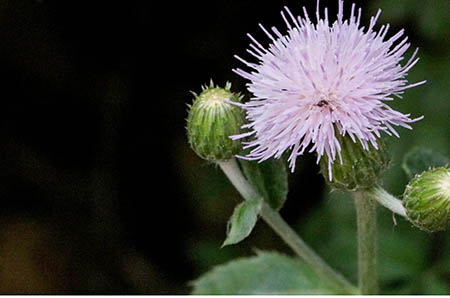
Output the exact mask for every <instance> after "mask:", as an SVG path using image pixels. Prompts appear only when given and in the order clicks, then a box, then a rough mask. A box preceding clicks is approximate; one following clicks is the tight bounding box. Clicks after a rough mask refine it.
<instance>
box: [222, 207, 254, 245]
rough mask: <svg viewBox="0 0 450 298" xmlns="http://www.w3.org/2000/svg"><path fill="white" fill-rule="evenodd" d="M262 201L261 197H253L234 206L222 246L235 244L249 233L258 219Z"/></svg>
mask: <svg viewBox="0 0 450 298" xmlns="http://www.w3.org/2000/svg"><path fill="white" fill-rule="evenodd" d="M262 202H263V201H262V200H261V199H253V200H249V201H245V202H242V203H240V204H239V205H237V206H236V208H235V209H234V212H233V215H232V216H231V218H230V221H229V229H228V232H227V239H225V242H224V243H223V245H222V247H224V246H226V245H230V244H236V243H238V242H240V241H242V240H244V239H245V238H247V236H248V235H250V233H251V231H252V230H253V228H254V226H255V224H256V221H257V220H258V214H259V211H260V210H261V204H262Z"/></svg>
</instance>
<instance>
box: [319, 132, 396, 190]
mask: <svg viewBox="0 0 450 298" xmlns="http://www.w3.org/2000/svg"><path fill="white" fill-rule="evenodd" d="M337 139H338V141H339V144H340V146H341V157H342V162H341V161H340V160H339V158H338V159H337V160H335V161H334V162H333V163H332V165H331V173H332V177H331V178H332V179H331V180H330V177H329V175H330V169H329V164H328V158H327V156H326V155H324V157H322V159H321V161H320V172H321V173H322V175H323V176H324V177H325V180H326V181H327V182H328V183H329V185H330V186H331V187H332V188H335V189H339V190H345V191H357V190H362V189H369V188H371V187H372V186H374V185H375V184H377V182H378V181H379V178H380V176H381V173H382V172H383V171H384V170H386V169H387V168H388V167H389V162H390V158H389V155H388V152H387V149H386V144H385V143H384V141H383V140H382V139H378V142H377V144H378V149H375V148H369V150H366V149H364V148H363V147H362V145H361V144H360V143H356V142H354V141H353V140H352V139H351V138H350V136H348V135H346V136H341V135H339V134H338V136H337Z"/></svg>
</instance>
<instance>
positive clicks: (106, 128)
mask: <svg viewBox="0 0 450 298" xmlns="http://www.w3.org/2000/svg"><path fill="white" fill-rule="evenodd" d="M355 3H356V4H357V5H358V6H362V8H363V14H364V18H363V23H367V22H368V21H369V17H370V16H371V15H374V14H375V13H376V10H377V8H378V7H380V8H382V10H383V14H382V17H381V20H380V23H386V22H389V23H391V25H392V28H393V29H392V31H391V35H392V34H394V33H395V32H396V31H398V30H400V29H401V28H405V29H406V34H407V35H408V36H409V37H410V40H411V42H412V43H413V46H414V47H415V46H418V47H420V48H421V49H420V51H419V56H420V57H421V59H422V60H421V62H420V63H419V64H418V65H417V66H416V67H415V69H413V70H412V71H411V72H410V76H409V79H410V81H411V82H416V81H419V80H423V79H427V80H428V83H427V84H426V85H425V86H422V87H419V88H415V89H413V90H408V91H407V92H406V94H405V96H404V99H403V100H396V101H395V102H393V103H392V106H393V107H395V108H398V109H400V110H401V111H402V112H405V113H409V112H410V113H411V114H412V115H413V116H414V117H416V116H420V115H422V114H423V115H425V119H424V120H422V121H420V122H419V123H416V124H415V125H414V128H415V129H414V131H407V130H404V129H402V130H401V131H400V134H401V136H402V137H401V139H394V138H391V139H389V142H390V143H391V147H390V150H391V152H392V154H393V157H394V164H393V167H392V168H391V170H389V172H388V173H387V176H386V179H385V180H386V181H385V185H386V188H387V189H388V190H389V191H391V192H392V193H394V194H396V195H400V194H401V193H402V191H403V188H404V185H405V183H406V182H407V178H406V175H405V174H404V173H403V172H402V170H401V167H400V163H401V158H402V156H403V154H404V153H405V152H406V151H407V150H408V149H410V148H411V147H414V146H416V145H426V146H428V147H430V148H431V149H434V150H437V151H438V152H440V153H442V154H446V155H450V90H449V87H448V86H449V84H448V77H449V76H450V38H449V36H450V34H449V33H450V24H449V20H450V18H449V17H450V2H449V1H446V0H431V1H427V5H426V6H424V5H423V3H422V1H420V0H410V1H407V2H406V1H400V0H390V1H388V0H372V1H355ZM321 4H322V6H325V5H326V6H327V7H328V8H329V11H330V16H331V15H334V14H335V13H336V9H337V1H334V0H333V1H321ZM284 5H287V6H288V7H289V8H290V9H291V11H293V12H294V13H296V14H297V13H299V12H300V9H301V6H303V5H304V6H306V7H307V8H308V11H309V12H310V14H314V9H315V1H298V0H286V1H272V2H267V3H264V4H263V3H262V2H260V1H259V2H257V1H249V0H239V1H238V0H218V1H182V2H173V1H160V3H153V2H150V1H137V0H136V1H80V0H77V1H73V0H65V1H50V0H37V1H32V0H28V1H25V0H23V1H22V0H0V76H1V80H0V99H1V102H2V105H1V107H0V142H1V145H0V167H1V171H0V293H3V294H5V293H7V294H15V293H33V294H54V293H59V294H186V293H189V291H190V287H189V282H190V281H192V280H194V279H195V278H197V277H198V276H199V275H201V274H202V273H204V272H206V271H207V270H209V269H211V268H212V267H213V266H214V265H217V264H221V263H223V262H226V261H228V260H230V259H233V258H236V257H240V256H248V255H252V254H253V251H254V249H277V250H281V251H283V252H285V253H288V254H290V251H289V250H288V249H287V248H286V247H285V246H284V245H283V244H282V243H280V240H279V239H278V238H277V237H276V235H274V234H273V232H272V231H271V230H270V229H269V228H268V227H267V226H265V224H264V223H263V222H259V223H258V225H257V227H256V229H255V231H254V232H253V233H252V235H251V236H250V237H249V238H248V239H247V240H245V241H244V242H243V243H241V244H239V245H237V246H232V247H226V248H222V249H220V246H221V244H222V242H223V240H224V237H225V231H226V222H227V220H228V217H229V216H230V215H231V213H232V211H233V208H234V206H235V205H236V204H237V203H238V202H240V198H239V195H238V194H237V192H236V191H235V190H234V189H233V188H232V187H231V186H230V184H229V183H228V181H227V180H226V178H225V177H224V175H223V174H222V173H221V172H220V170H219V169H217V168H215V167H214V166H213V165H211V164H208V163H207V162H204V161H202V160H200V159H199V158H198V157H197V156H196V155H195V154H194V153H193V152H192V151H191V150H190V148H189V146H188V144H187V140H186V137H185V118H186V116H187V113H186V109H187V106H186V104H187V103H191V102H192V99H193V98H192V95H191V94H190V93H189V91H194V92H199V91H200V90H201V85H202V84H205V83H208V82H209V80H210V79H213V80H214V82H215V83H216V84H219V85H221V86H224V84H225V82H226V81H230V82H232V84H233V87H232V90H234V91H236V92H243V93H244V94H246V93H245V81H244V80H243V79H241V78H240V77H238V76H237V75H235V74H234V73H233V72H232V71H231V70H232V68H235V67H237V66H240V63H239V62H238V61H237V60H236V59H234V58H233V55H234V54H238V55H241V56H244V57H245V56H246V55H247V54H246V52H245V49H246V48H247V45H248V38H247V37H246V33H247V32H251V33H252V35H254V36H255V37H256V38H257V39H259V40H261V41H262V42H263V43H264V44H267V42H268V41H267V39H266V38H265V36H264V34H263V33H262V32H261V30H260V29H259V28H258V26H257V24H258V23H260V22H261V23H263V24H264V25H265V26H266V27H270V26H273V25H275V26H277V28H279V29H280V30H281V29H284V27H285V26H284V23H283V21H282V18H281V16H280V14H279V11H281V10H282V9H283V6H284ZM349 7H350V1H346V13H347V15H348V13H349ZM411 53H412V50H410V51H409V52H408V55H410V54H411ZM246 96H247V98H248V96H249V95H248V94H246ZM289 180H290V192H289V199H288V201H287V203H286V205H285V206H284V208H283V209H282V211H281V213H282V215H283V217H285V218H286V220H287V221H288V222H289V223H290V224H292V225H293V226H294V227H295V228H296V229H297V230H298V231H299V232H300V233H301V234H302V235H303V236H304V238H305V239H306V240H307V241H308V242H309V243H311V245H312V246H313V247H314V248H315V249H317V250H318V251H319V253H320V254H321V255H322V256H324V258H325V259H327V260H328V261H329V262H330V263H331V264H332V265H333V266H335V267H337V268H338V269H340V270H341V271H343V272H344V273H345V274H346V275H348V276H349V277H350V278H351V279H352V280H355V270H356V267H355V256H356V249H355V239H354V230H355V227H354V214H353V206H352V203H351V200H349V199H348V198H347V197H346V196H345V195H343V194H338V193H331V194H330V191H329V189H328V188H327V187H326V186H325V184H324V180H323V178H322V177H321V176H320V175H319V174H318V167H317V166H316V165H315V158H314V156H308V155H306V156H305V157H303V158H301V159H300V160H299V162H298V165H297V168H296V172H295V173H294V174H291V175H290V178H289ZM397 222H398V223H397V225H395V224H394V221H393V220H392V214H390V213H389V212H387V211H385V210H381V208H380V224H379V225H380V229H381V232H380V255H381V256H380V259H381V269H380V273H381V274H383V278H382V282H383V286H384V288H385V289H386V291H387V292H391V293H410V294H415V293H424V292H427V291H428V293H433V294H434V293H449V292H450V287H449V284H450V275H449V274H450V257H449V256H447V253H446V251H448V248H450V242H449V239H448V238H449V235H448V233H439V234H433V235H428V234H425V233H424V232H421V231H419V230H417V229H415V228H412V227H411V226H410V225H409V224H408V223H407V222H405V221H404V220H402V219H397Z"/></svg>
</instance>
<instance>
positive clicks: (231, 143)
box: [187, 81, 245, 162]
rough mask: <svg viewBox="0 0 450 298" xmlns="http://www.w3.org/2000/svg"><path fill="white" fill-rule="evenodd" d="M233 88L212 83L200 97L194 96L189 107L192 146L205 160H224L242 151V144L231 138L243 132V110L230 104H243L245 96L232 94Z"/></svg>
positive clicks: (189, 134) (188, 133) (188, 122)
mask: <svg viewBox="0 0 450 298" xmlns="http://www.w3.org/2000/svg"><path fill="white" fill-rule="evenodd" d="M230 88H231V84H230V83H227V84H226V86H225V88H219V87H218V86H214V84H213V82H212V81H211V84H210V85H209V87H206V86H205V87H203V91H202V92H201V93H200V94H199V95H197V94H195V93H194V95H195V99H194V102H193V104H192V106H189V115H188V118H187V135H188V140H189V144H190V145H191V148H192V149H193V150H194V151H195V153H197V155H198V156H200V157H201V158H203V159H206V160H209V161H214V162H216V161H224V160H228V159H230V158H232V157H233V156H234V155H236V154H238V153H239V152H240V151H241V150H242V146H241V143H240V141H237V140H232V139H230V138H229V137H230V136H232V135H236V134H239V133H240V131H241V126H242V125H243V124H244V120H245V115H244V112H243V110H242V109H241V108H239V107H237V106H234V105H232V104H230V103H229V102H240V101H241V99H242V96H240V95H239V94H235V93H233V92H231V91H230Z"/></svg>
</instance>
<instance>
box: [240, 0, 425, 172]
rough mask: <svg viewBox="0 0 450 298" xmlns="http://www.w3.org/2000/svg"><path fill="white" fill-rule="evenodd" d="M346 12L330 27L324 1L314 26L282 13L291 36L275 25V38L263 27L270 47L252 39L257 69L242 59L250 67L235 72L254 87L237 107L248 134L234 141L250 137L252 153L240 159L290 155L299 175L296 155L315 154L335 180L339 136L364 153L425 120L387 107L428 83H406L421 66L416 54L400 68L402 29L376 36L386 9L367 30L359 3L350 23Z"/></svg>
mask: <svg viewBox="0 0 450 298" xmlns="http://www.w3.org/2000/svg"><path fill="white" fill-rule="evenodd" d="M343 6H344V3H343V0H339V10H338V15H337V20H336V21H335V22H333V23H332V24H330V21H329V19H328V11H327V9H326V8H325V12H324V17H323V18H322V16H321V15H320V12H319V1H317V10H316V23H315V24H314V23H313V22H311V20H310V18H309V16H308V14H307V12H306V9H305V8H303V12H304V15H303V17H302V16H299V17H297V18H295V17H294V16H293V14H292V13H291V12H290V11H289V9H288V8H287V7H285V12H284V11H282V12H281V15H282V17H283V20H284V21H285V23H286V25H287V28H288V30H287V34H285V35H283V34H281V33H280V32H279V31H278V30H277V29H276V28H275V27H273V28H272V31H273V33H271V32H269V31H268V30H266V29H265V28H264V27H263V26H262V25H260V27H261V28H262V30H263V31H264V32H265V33H266V35H267V36H268V37H269V38H270V40H271V44H270V45H269V47H268V48H265V47H264V46H262V45H261V44H260V43H259V42H258V41H257V40H256V39H254V38H253V37H252V36H251V35H250V34H248V36H249V37H250V39H251V41H252V43H251V44H250V49H249V50H248V52H249V53H250V54H251V55H253V56H254V57H255V58H257V59H258V60H259V63H251V62H247V61H246V60H244V59H242V58H240V57H238V56H236V58H238V59H239V60H241V61H242V62H243V63H244V64H245V65H246V66H248V67H249V68H251V69H252V70H251V71H245V70H242V69H235V70H234V71H235V72H236V73H237V74H239V75H240V76H242V77H244V78H246V79H248V80H249V81H250V82H249V83H248V84H247V86H248V89H249V91H250V92H252V93H253V95H254V97H253V98H252V99H251V100H250V101H249V102H247V103H245V104H238V105H240V106H241V107H242V108H243V109H244V110H245V111H246V117H247V120H248V121H249V123H248V124H246V125H245V126H244V128H246V129H248V130H249V131H248V132H247V133H244V134H239V135H235V136H232V138H233V139H241V138H246V137H249V136H252V139H251V140H250V141H247V142H244V145H245V148H252V150H251V151H250V153H249V154H248V155H246V156H245V157H242V156H241V158H246V159H249V160H259V161H263V160H266V159H268V158H271V157H275V158H279V157H280V156H281V155H282V154H283V152H285V151H287V150H291V153H290V156H289V162H290V167H291V170H292V171H293V170H294V168H295V160H296V158H297V156H299V155H302V154H303V153H304V152H305V150H306V149H309V152H314V151H315V152H316V153H317V162H319V161H320V159H321V157H322V156H323V155H324V154H326V156H327V158H328V165H329V166H328V168H329V177H330V180H331V179H332V175H331V164H332V163H333V162H334V161H335V160H336V158H337V157H338V156H339V157H340V155H341V154H340V152H341V145H340V143H339V141H338V138H337V135H338V134H339V135H342V136H348V137H350V138H351V139H352V141H353V142H357V141H359V142H360V143H361V145H362V147H363V148H364V149H365V150H369V144H372V146H373V147H374V148H375V149H378V145H377V138H379V137H380V132H381V131H384V132H385V133H387V134H389V135H392V134H394V135H395V136H397V137H398V133H397V132H396V130H395V129H394V126H402V127H406V128H410V129H411V126H409V125H408V123H411V122H414V121H417V120H420V119H422V117H419V118H416V119H411V118H410V117H409V116H410V115H409V114H406V115H405V114H402V113H400V112H398V111H395V110H393V109H391V108H390V107H389V106H388V105H387V104H386V103H385V102H386V101H390V100H393V96H396V97H401V94H402V93H403V92H404V90H405V89H408V88H411V87H415V86H418V85H421V84H423V83H425V81H422V82H418V83H414V84H408V81H407V80H406V79H405V77H406V75H407V72H408V71H409V70H410V69H411V68H412V67H413V66H414V65H415V64H416V63H417V61H418V60H419V59H418V58H416V53H417V50H416V51H415V52H414V53H413V55H412V57H411V58H410V59H409V61H407V62H406V63H405V64H404V65H403V66H402V65H400V62H401V61H402V60H403V54H404V53H405V52H406V50H407V49H408V48H409V46H410V44H409V43H407V38H406V37H405V38H403V39H401V37H402V36H403V30H401V31H400V32H398V33H397V34H395V35H394V36H392V37H391V38H389V39H387V38H386V35H387V32H388V29H389V24H387V25H383V26H381V28H380V29H379V31H378V32H376V31H375V30H374V26H375V23H376V21H377V19H378V17H379V15H380V12H381V11H380V10H379V11H378V13H377V15H376V16H375V17H372V18H371V20H370V24H369V27H368V28H367V29H365V28H364V27H360V18H361V9H359V10H358V12H357V13H356V12H355V5H354V4H353V5H352V7H351V14H350V18H349V19H348V20H344V18H343ZM286 14H287V15H286ZM340 160H341V162H342V158H340Z"/></svg>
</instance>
